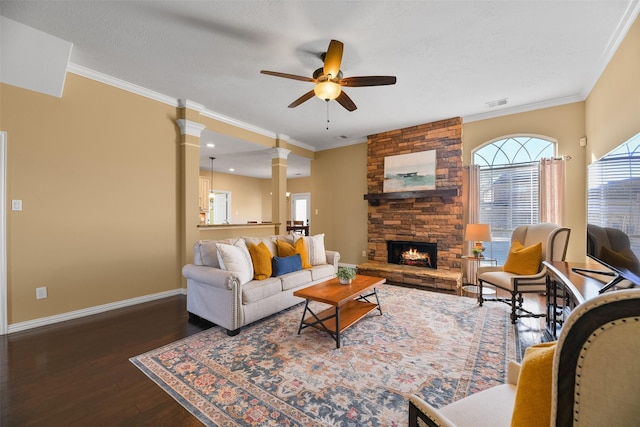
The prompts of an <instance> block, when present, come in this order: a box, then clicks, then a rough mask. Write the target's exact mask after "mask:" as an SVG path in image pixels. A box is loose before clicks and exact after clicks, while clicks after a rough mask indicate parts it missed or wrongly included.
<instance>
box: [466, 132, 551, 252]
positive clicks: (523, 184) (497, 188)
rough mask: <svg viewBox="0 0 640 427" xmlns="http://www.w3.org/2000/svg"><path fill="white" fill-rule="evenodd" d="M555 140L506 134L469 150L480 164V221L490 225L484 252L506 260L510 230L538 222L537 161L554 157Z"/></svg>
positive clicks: (476, 162) (476, 163) (475, 161)
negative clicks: (489, 239) (472, 150)
mask: <svg viewBox="0 0 640 427" xmlns="http://www.w3.org/2000/svg"><path fill="white" fill-rule="evenodd" d="M554 155H555V142H554V141H551V140H548V139H544V138H541V137H536V136H524V135H522V136H510V137H506V138H500V139H497V140H495V141H492V142H489V143H487V144H486V145H484V146H482V147H480V148H479V149H477V150H476V151H475V152H474V153H473V163H474V164H475V165H478V166H480V174H479V184H480V185H479V187H480V192H479V195H480V197H479V214H480V223H482V224H490V225H491V237H492V241H491V242H487V243H486V244H485V246H486V247H487V251H486V252H485V254H487V255H488V256H489V257H490V258H495V259H497V260H498V262H504V261H505V260H506V256H507V253H508V251H509V247H510V242H511V233H512V232H513V230H514V229H515V228H516V227H518V226H519V225H523V224H535V223H537V222H539V216H538V215H539V196H538V164H539V161H540V159H542V158H548V157H554Z"/></svg>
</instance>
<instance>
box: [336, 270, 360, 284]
mask: <svg viewBox="0 0 640 427" xmlns="http://www.w3.org/2000/svg"><path fill="white" fill-rule="evenodd" d="M355 277H356V271H355V270H354V269H353V268H350V267H339V268H338V279H340V283H342V284H343V285H348V284H350V283H351V281H352V280H353V279H354V278H355Z"/></svg>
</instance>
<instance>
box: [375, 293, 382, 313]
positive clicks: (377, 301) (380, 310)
mask: <svg viewBox="0 0 640 427" xmlns="http://www.w3.org/2000/svg"><path fill="white" fill-rule="evenodd" d="M373 293H374V294H375V295H376V304H378V311H379V312H380V316H382V306H381V305H380V299H379V298H378V290H377V289H376V288H373Z"/></svg>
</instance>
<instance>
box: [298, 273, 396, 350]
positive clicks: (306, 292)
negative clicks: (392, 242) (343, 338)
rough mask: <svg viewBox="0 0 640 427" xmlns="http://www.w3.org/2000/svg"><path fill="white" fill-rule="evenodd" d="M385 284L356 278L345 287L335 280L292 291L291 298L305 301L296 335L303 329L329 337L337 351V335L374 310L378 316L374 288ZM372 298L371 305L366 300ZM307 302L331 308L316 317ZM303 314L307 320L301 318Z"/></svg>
mask: <svg viewBox="0 0 640 427" xmlns="http://www.w3.org/2000/svg"><path fill="white" fill-rule="evenodd" d="M385 280H386V279H383V278H380V277H371V276H362V275H360V274H358V275H356V278H355V279H353V281H352V282H351V284H349V285H342V284H340V280H338V279H337V278H335V279H331V280H327V281H326V282H322V283H318V284H317V285H313V286H309V287H308V288H304V289H300V290H298V291H295V292H294V293H293V295H295V296H297V297H301V298H304V299H306V300H307V301H306V303H305V305H304V312H303V313H302V320H300V327H299V328H298V335H300V332H301V331H302V330H303V329H304V328H307V327H309V326H313V327H314V328H317V329H320V330H324V331H326V332H327V333H328V334H329V335H331V336H332V337H333V339H334V340H335V341H336V348H340V334H341V333H342V332H343V331H344V330H345V329H347V328H348V327H349V326H351V325H353V324H354V323H356V322H357V321H358V320H360V319H362V318H363V317H364V316H365V315H366V314H367V313H369V312H370V311H372V310H374V309H376V308H377V309H378V311H379V312H380V315H382V308H381V307H380V300H379V299H378V292H377V290H376V286H380V285H382V284H383V283H384V282H385ZM374 296H375V298H376V302H375V303H374V302H371V301H369V300H368V298H370V297H374ZM309 301H317V302H322V303H325V304H329V305H331V306H332V307H331V308H327V309H326V310H323V311H321V312H320V313H317V314H316V313H314V312H313V311H312V310H311V308H309ZM307 312H308V313H309V314H311V316H309V317H307V318H305V317H306V316H307Z"/></svg>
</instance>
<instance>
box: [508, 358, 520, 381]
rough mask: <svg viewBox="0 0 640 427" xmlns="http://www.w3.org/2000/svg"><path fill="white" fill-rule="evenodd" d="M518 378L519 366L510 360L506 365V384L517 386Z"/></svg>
mask: <svg viewBox="0 0 640 427" xmlns="http://www.w3.org/2000/svg"><path fill="white" fill-rule="evenodd" d="M518 376H520V364H519V363H518V362H514V361H513V360H510V361H509V364H508V365H507V384H513V385H518Z"/></svg>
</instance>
